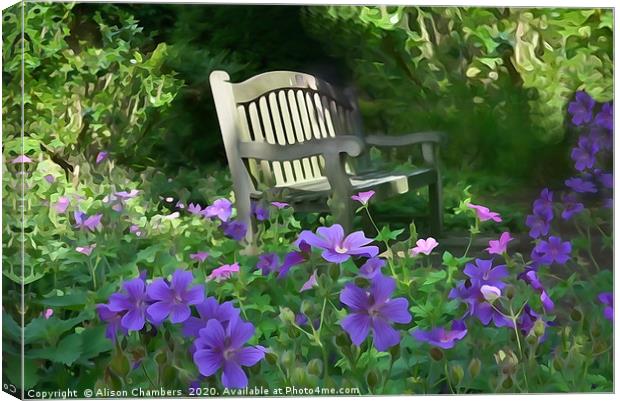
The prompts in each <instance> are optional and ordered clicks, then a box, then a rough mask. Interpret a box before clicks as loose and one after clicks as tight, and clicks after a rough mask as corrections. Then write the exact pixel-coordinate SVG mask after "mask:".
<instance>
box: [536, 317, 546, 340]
mask: <svg viewBox="0 0 620 401" xmlns="http://www.w3.org/2000/svg"><path fill="white" fill-rule="evenodd" d="M534 335H535V336H536V337H538V338H540V337H542V336H544V335H545V322H543V321H542V320H541V319H538V320H536V322H535V323H534Z"/></svg>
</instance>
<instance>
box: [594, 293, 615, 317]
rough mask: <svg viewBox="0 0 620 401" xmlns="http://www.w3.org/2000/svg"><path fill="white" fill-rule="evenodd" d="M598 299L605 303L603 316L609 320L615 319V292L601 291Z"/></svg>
mask: <svg viewBox="0 0 620 401" xmlns="http://www.w3.org/2000/svg"><path fill="white" fill-rule="evenodd" d="M598 300H599V301H601V303H602V304H603V305H605V310H604V311H603V316H605V319H607V320H609V321H613V320H614V294H613V292H601V293H600V294H598Z"/></svg>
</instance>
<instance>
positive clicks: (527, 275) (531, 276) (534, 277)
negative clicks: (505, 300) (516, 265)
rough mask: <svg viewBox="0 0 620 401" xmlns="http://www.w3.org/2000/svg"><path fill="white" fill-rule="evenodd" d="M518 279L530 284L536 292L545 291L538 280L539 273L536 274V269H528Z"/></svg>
mask: <svg viewBox="0 0 620 401" xmlns="http://www.w3.org/2000/svg"><path fill="white" fill-rule="evenodd" d="M517 278H518V279H520V280H523V281H525V282H526V283H528V284H529V285H530V286H531V287H532V288H533V289H535V290H536V291H539V292H540V291H544V289H545V288H544V287H543V285H542V283H541V282H540V279H539V278H538V273H536V270H534V269H531V268H527V269H526V270H525V271H524V272H523V273H520V274H519V275H518V276H517Z"/></svg>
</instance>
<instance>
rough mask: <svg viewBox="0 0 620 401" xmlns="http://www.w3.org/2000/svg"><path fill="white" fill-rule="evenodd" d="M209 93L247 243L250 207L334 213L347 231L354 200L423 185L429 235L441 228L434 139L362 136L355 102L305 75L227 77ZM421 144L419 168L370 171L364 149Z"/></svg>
mask: <svg viewBox="0 0 620 401" xmlns="http://www.w3.org/2000/svg"><path fill="white" fill-rule="evenodd" d="M209 79H210V83H211V90H212V92H213V97H214V100H215V106H216V109H217V116H218V120H219V124H220V129H221V132H222V138H223V140H224V146H225V149H226V157H227V159H228V163H229V167H230V172H231V175H232V181H233V190H234V193H235V206H236V208H237V218H238V219H239V220H240V221H242V222H244V223H246V224H247V225H248V234H247V238H248V239H249V240H251V239H252V236H253V229H252V219H251V202H252V200H258V199H266V200H278V201H284V202H288V203H290V204H291V205H292V206H293V207H294V208H295V210H296V211H325V210H331V211H332V213H333V215H334V217H335V219H336V221H338V222H339V223H340V224H342V225H343V226H344V227H345V230H351V228H352V224H353V217H354V211H355V209H356V207H357V206H359V204H357V205H356V204H354V203H353V201H352V200H351V195H353V194H356V193H358V192H360V191H368V190H374V191H375V192H376V195H375V197H374V198H373V200H377V199H381V198H386V197H390V196H393V195H395V194H403V193H406V192H408V191H410V190H412V189H414V188H420V187H424V186H428V188H429V203H430V204H429V212H430V217H431V219H430V221H431V230H432V232H433V234H435V235H438V234H439V233H440V232H441V229H442V190H441V176H440V172H439V166H438V161H439V160H438V144H439V142H440V141H441V140H442V139H443V138H444V135H443V134H442V133H439V132H422V133H414V134H408V135H402V136H385V135H378V136H377V135H364V131H363V127H362V123H361V116H360V113H359V110H358V105H357V99H356V97H355V96H354V95H353V94H352V92H351V91H340V90H338V89H336V88H335V87H333V86H332V85H330V84H328V83H326V82H324V81H322V80H320V79H318V78H316V77H314V76H311V75H308V74H304V73H299V72H291V71H273V72H266V73H264V74H260V75H257V76H255V77H252V78H250V79H248V80H246V81H243V82H240V83H232V82H230V77H229V75H228V74H227V73H226V72H224V71H213V72H212V73H211V75H210V78H209ZM410 145H420V146H421V153H422V159H423V164H422V165H421V166H420V167H417V168H413V169H409V170H406V171H401V169H399V170H393V169H392V170H386V169H382V168H379V167H377V166H376V164H373V163H372V162H371V160H370V157H369V149H370V148H371V147H376V148H379V149H384V150H386V149H392V148H395V147H403V146H410Z"/></svg>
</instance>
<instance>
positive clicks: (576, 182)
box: [564, 177, 596, 193]
mask: <svg viewBox="0 0 620 401" xmlns="http://www.w3.org/2000/svg"><path fill="white" fill-rule="evenodd" d="M564 184H566V186H567V187H569V188H570V189H572V190H573V191H575V192H580V193H581V192H591V193H596V187H595V186H594V184H593V183H592V182H591V181H588V180H584V179H583V178H579V177H573V178H569V179H568V180H566V181H564Z"/></svg>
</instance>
